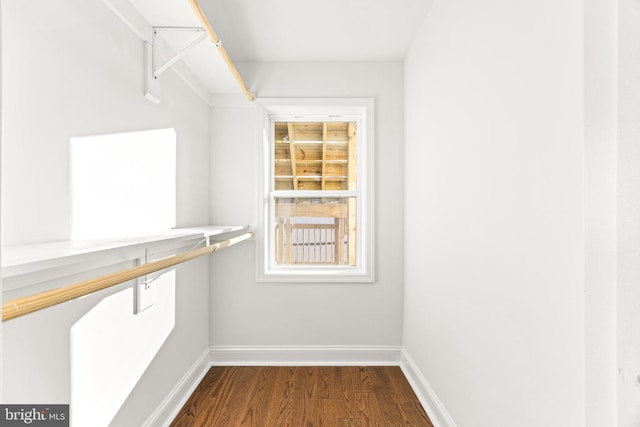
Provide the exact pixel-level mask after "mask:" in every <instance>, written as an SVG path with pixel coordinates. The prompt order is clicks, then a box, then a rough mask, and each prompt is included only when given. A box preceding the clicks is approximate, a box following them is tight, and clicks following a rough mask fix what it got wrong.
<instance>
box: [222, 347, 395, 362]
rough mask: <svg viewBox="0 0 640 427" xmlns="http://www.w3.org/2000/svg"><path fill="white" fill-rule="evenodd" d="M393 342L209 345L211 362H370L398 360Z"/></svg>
mask: <svg viewBox="0 0 640 427" xmlns="http://www.w3.org/2000/svg"><path fill="white" fill-rule="evenodd" d="M400 349H401V347H399V346H398V347H395V346H381V347H367V346H356V347H346V346H299V347H289V346H266V347H243V346H240V347H229V346H214V347H211V352H210V354H211V365H213V366H310V365H314V366H366V365H368V366H372V365H387V366H398V365H399V364H400Z"/></svg>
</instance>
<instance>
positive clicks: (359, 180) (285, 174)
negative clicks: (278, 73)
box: [258, 99, 373, 282]
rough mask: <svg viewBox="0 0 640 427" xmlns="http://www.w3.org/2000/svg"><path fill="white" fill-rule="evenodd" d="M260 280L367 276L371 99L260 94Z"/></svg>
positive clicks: (366, 279) (370, 254)
mask: <svg viewBox="0 0 640 427" xmlns="http://www.w3.org/2000/svg"><path fill="white" fill-rule="evenodd" d="M262 102H263V105H264V107H265V115H264V121H263V125H262V129H261V130H262V137H263V143H264V150H263V152H264V154H263V159H262V166H263V173H262V180H263V182H262V184H263V185H262V188H263V194H262V195H263V200H264V205H263V206H262V209H261V219H262V221H261V223H262V226H263V228H264V232H262V233H259V234H260V235H261V236H262V237H263V238H262V241H261V245H260V246H261V253H260V256H259V257H258V260H259V261H258V262H259V263H260V266H259V269H258V271H259V277H258V280H260V281H299V282H324V281H327V282H328V281H338V282H339V281H364V282H369V281H373V268H372V263H371V260H372V259H373V234H372V229H373V227H372V224H373V220H372V218H373V215H372V214H373V212H372V208H371V206H373V205H372V199H373V197H372V194H373V185H372V184H373V179H372V176H373V167H372V164H373V163H372V162H373V150H372V147H373V131H372V129H373V126H372V117H373V102H372V101H371V100H363V99H355V100H354V99H348V100H306V101H304V102H302V101H300V100H296V101H289V102H288V101H283V100H278V101H272V100H262Z"/></svg>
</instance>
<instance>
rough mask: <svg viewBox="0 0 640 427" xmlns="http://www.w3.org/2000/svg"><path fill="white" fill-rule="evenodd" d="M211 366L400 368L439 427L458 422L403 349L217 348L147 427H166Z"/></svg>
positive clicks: (453, 426)
mask: <svg viewBox="0 0 640 427" xmlns="http://www.w3.org/2000/svg"><path fill="white" fill-rule="evenodd" d="M211 366H400V368H401V369H402V372H403V373H404V375H405V376H406V377H407V380H408V381H409V384H411V387H412V388H413V390H414V392H415V393H416V396H417V397H418V399H419V400H420V403H421V404H422V406H423V407H424V409H425V411H427V413H428V414H429V418H430V419H431V421H432V422H433V424H434V426H435V427H456V424H455V422H454V421H453V419H452V418H451V416H450V415H449V413H448V412H447V410H446V409H445V407H444V405H443V404H442V402H440V399H438V396H436V394H435V392H434V391H433V389H432V388H431V387H430V386H429V383H428V382H427V380H426V379H425V378H424V376H423V375H422V373H421V372H420V370H419V369H418V367H417V366H416V364H415V362H414V361H413V359H412V358H411V356H409V354H408V353H407V351H406V350H405V349H404V348H403V347H399V346H398V347H396V346H379V347H367V346H355V347H353V346H351V347H346V346H298V347H290V346H264V347H255V346H251V347H249V346H246V347H245V346H233V347H232V346H214V347H211V348H209V349H207V350H205V351H204V352H203V354H202V355H201V356H200V357H199V358H198V360H196V361H195V363H194V364H193V366H192V367H191V368H190V369H189V371H188V372H187V373H186V374H185V375H184V376H183V377H182V379H181V380H180V382H179V383H178V384H177V385H176V386H175V387H174V388H173V390H171V392H170V393H169V395H168V396H167V397H166V398H165V399H164V400H163V401H162V403H161V404H160V405H159V406H158V408H157V409H156V410H155V411H154V412H153V414H151V416H150V417H149V418H148V419H147V421H146V422H145V423H144V424H143V427H166V426H168V425H169V424H170V423H171V421H172V420H173V419H174V418H175V416H176V415H177V414H178V412H179V411H180V409H181V408H182V406H183V405H184V404H185V403H186V401H187V399H188V398H189V397H190V396H191V394H192V393H193V391H194V390H195V388H196V387H197V386H198V384H199V383H200V381H202V378H204V376H205V374H206V373H207V371H208V370H209V368H210V367H211Z"/></svg>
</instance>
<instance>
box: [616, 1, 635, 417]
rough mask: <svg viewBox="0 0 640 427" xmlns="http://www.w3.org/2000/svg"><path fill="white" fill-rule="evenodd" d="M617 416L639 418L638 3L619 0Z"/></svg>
mask: <svg viewBox="0 0 640 427" xmlns="http://www.w3.org/2000/svg"><path fill="white" fill-rule="evenodd" d="M618 5H619V11H618V19H619V23H618V55H619V58H618V79H619V80H618V113H619V114H618V144H619V146H618V176H617V178H618V212H617V213H618V216H617V221H618V224H617V225H618V246H617V248H618V254H617V255H618V256H617V262H618V288H617V292H618V298H617V302H618V306H617V308H618V316H617V322H618V336H617V339H618V346H617V349H618V368H619V370H620V371H619V378H618V389H617V391H618V420H619V425H620V426H624V427H631V426H637V425H638V420H640V339H639V338H638V337H640V310H638V301H640V286H638V283H640V263H639V262H638V260H639V257H640V222H639V221H638V218H640V144H639V141H640V116H639V115H638V112H639V111H640V51H639V50H638V40H640V26H638V22H639V20H640V3H638V2H637V1H635V0H620V1H619V2H618Z"/></svg>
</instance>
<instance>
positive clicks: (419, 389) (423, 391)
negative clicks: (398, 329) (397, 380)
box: [400, 347, 457, 427]
mask: <svg viewBox="0 0 640 427" xmlns="http://www.w3.org/2000/svg"><path fill="white" fill-rule="evenodd" d="M400 369H402V372H403V373H404V376H405V377H407V380H408V381H409V384H410V385H411V388H413V391H414V392H415V393H416V396H418V400H420V403H421V404H422V406H423V407H424V410H425V411H426V412H427V414H428V415H429V419H430V420H431V422H432V423H433V425H434V426H435V427H457V426H456V423H455V422H454V421H453V418H451V415H449V412H447V409H446V408H445V407H444V405H443V404H442V402H441V401H440V399H439V398H438V396H437V395H436V393H435V392H434V391H433V389H432V388H431V386H430V385H429V383H428V382H427V379H426V378H425V377H424V375H422V372H421V371H420V369H419V368H418V366H417V365H416V363H415V362H414V361H413V359H412V358H411V356H410V355H409V352H408V351H407V349H406V348H404V347H403V348H402V351H401V355H400Z"/></svg>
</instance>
